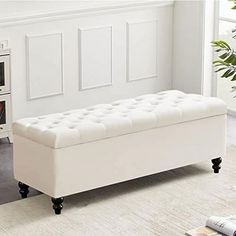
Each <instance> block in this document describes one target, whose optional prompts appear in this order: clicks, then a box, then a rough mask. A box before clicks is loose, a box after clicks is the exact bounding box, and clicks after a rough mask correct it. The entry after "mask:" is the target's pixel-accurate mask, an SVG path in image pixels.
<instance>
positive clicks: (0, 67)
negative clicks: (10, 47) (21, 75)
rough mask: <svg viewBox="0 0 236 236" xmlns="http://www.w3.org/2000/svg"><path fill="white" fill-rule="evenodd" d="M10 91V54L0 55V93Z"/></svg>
mask: <svg viewBox="0 0 236 236" xmlns="http://www.w3.org/2000/svg"><path fill="white" fill-rule="evenodd" d="M9 91H10V56H9V55H5V56H0V94H3V93H7V92H9Z"/></svg>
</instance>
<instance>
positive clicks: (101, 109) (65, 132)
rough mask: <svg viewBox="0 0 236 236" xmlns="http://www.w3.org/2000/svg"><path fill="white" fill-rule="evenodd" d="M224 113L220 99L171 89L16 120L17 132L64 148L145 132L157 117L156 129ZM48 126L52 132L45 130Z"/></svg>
mask: <svg viewBox="0 0 236 236" xmlns="http://www.w3.org/2000/svg"><path fill="white" fill-rule="evenodd" d="M225 113H226V106H225V104H224V103H223V102H222V101H221V100H220V99H218V98H207V97H203V96H200V95H193V94H184V93H183V92H180V91H176V90H169V91H165V92H164V93H163V92H161V93H157V94H147V95H143V96H140V97H137V98H134V99H126V100H119V101H116V102H113V103H112V104H100V105H96V106H93V107H89V108H87V109H78V110H73V111H68V112H64V113H58V114H52V115H46V116H40V117H38V118H27V119H22V120H19V121H17V122H15V124H14V133H15V134H18V135H20V136H24V137H26V138H28V139H32V140H33V141H37V142H39V143H42V144H43V145H47V146H50V147H54V148H62V147H66V146H69V145H76V144H79V143H84V142H91V141H95V140H99V139H103V138H109V137H114V136H119V135H123V134H128V133H130V132H133V131H134V132H138V131H143V130H145V127H146V128H150V123H149V121H151V120H152V121H153V120H155V125H152V127H153V128H155V127H161V126H163V125H171V124H176V123H179V122H183V121H191V120H196V119H201V118H206V117H210V116H215V115H222V114H225ZM157 116H158V119H156V117H157ZM101 117H102V118H101ZM119 127H121V128H119ZM49 129H50V132H44V131H47V130H49ZM70 129H71V132H70ZM73 129H74V130H73ZM77 131H78V134H76V132H77ZM32 133H33V135H32ZM75 134H76V135H75ZM75 136H76V137H75ZM84 137H86V141H85V139H84ZM52 139H53V140H52ZM47 140H48V141H47ZM65 140H66V141H65Z"/></svg>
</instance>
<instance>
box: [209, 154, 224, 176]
mask: <svg viewBox="0 0 236 236" xmlns="http://www.w3.org/2000/svg"><path fill="white" fill-rule="evenodd" d="M211 161H212V163H213V165H212V169H213V170H214V173H216V174H217V173H219V171H220V169H221V165H220V164H221V162H222V158H221V157H218V158H216V159H212V160H211Z"/></svg>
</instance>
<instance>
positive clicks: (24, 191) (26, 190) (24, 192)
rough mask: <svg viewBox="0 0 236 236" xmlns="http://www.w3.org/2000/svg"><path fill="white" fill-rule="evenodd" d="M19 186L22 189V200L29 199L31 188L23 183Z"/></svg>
mask: <svg viewBox="0 0 236 236" xmlns="http://www.w3.org/2000/svg"><path fill="white" fill-rule="evenodd" d="M18 186H19V188H20V190H19V193H20V195H21V197H22V198H27V196H28V193H29V186H28V185H26V184H24V183H22V182H19V183H18Z"/></svg>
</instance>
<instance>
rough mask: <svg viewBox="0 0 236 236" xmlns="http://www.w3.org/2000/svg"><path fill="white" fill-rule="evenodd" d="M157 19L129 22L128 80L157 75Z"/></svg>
mask: <svg viewBox="0 0 236 236" xmlns="http://www.w3.org/2000/svg"><path fill="white" fill-rule="evenodd" d="M157 27H158V26H157V21H156V20H151V21H138V22H127V49H126V50H127V51H126V53H127V54H126V61H127V81H135V80H140V79H148V78H153V77H157V40H158V38H157Z"/></svg>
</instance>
